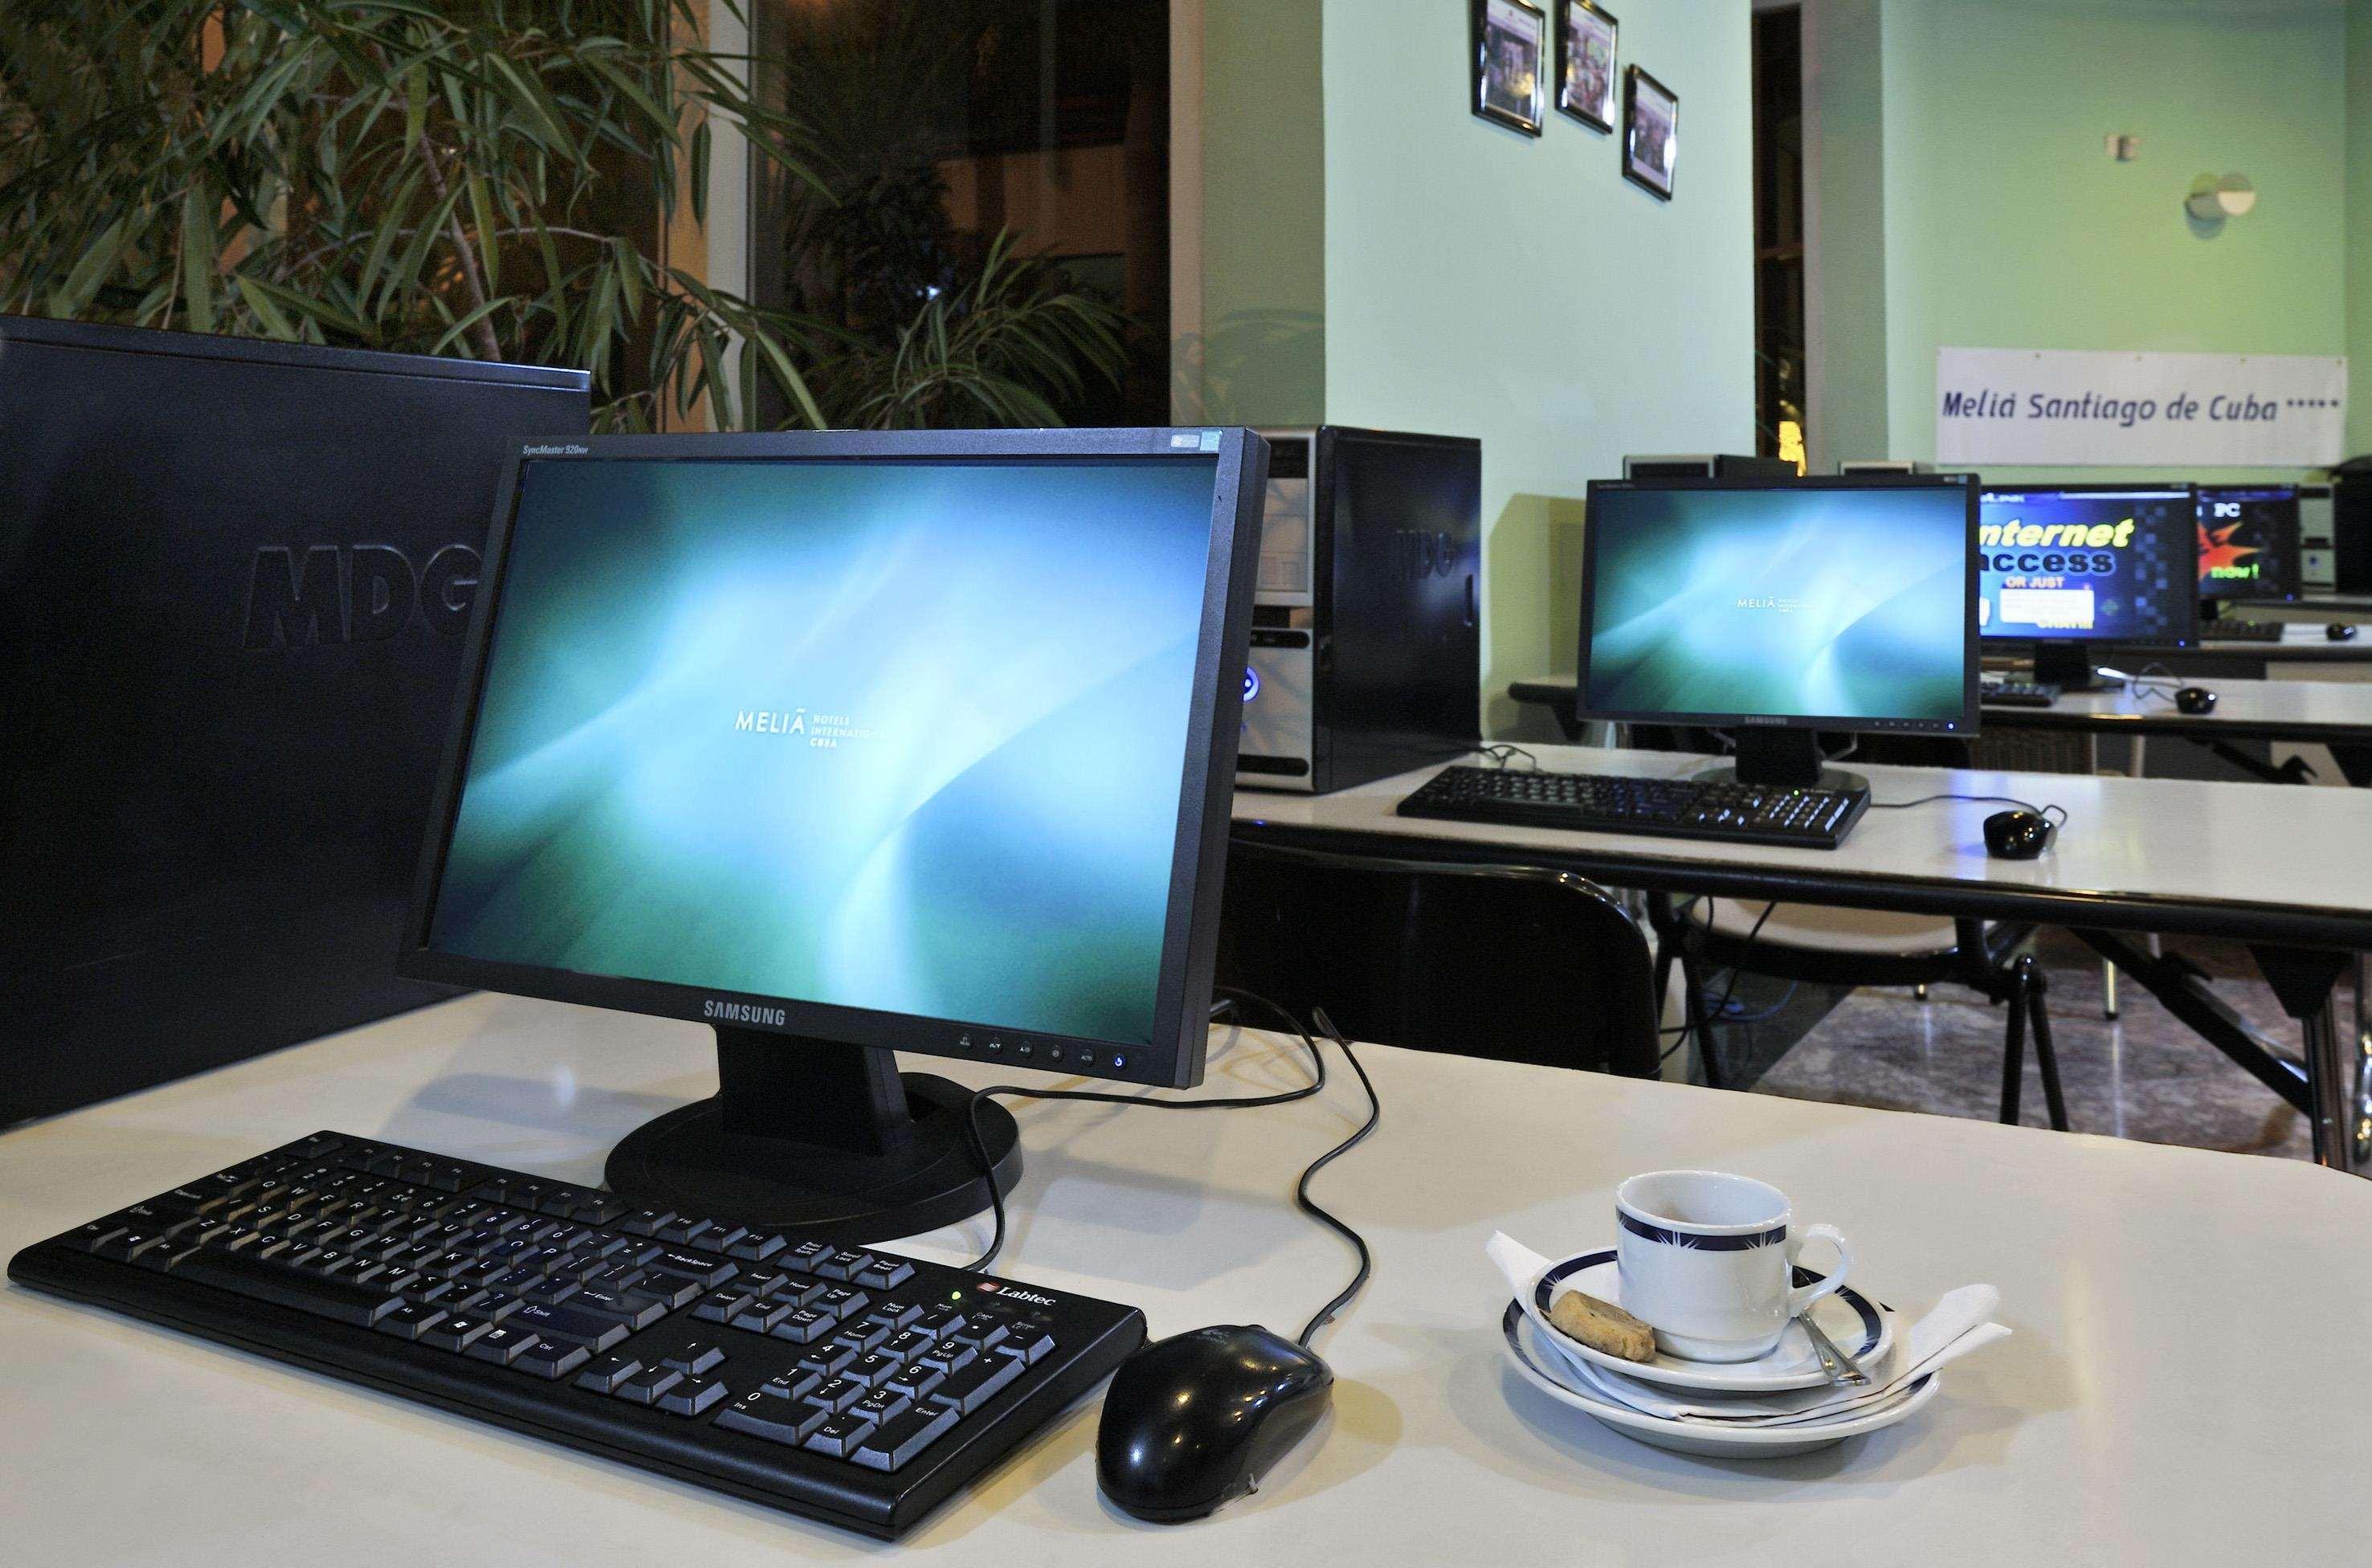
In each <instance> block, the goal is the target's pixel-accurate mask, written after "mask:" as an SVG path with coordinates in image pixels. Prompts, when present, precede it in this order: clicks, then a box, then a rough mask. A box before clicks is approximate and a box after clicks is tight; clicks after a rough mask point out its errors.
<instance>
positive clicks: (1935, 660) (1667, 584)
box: [1581, 482, 1974, 729]
mask: <svg viewBox="0 0 2372 1568" xmlns="http://www.w3.org/2000/svg"><path fill="white" fill-rule="evenodd" d="M1970 494H1971V493H1970V490H1969V487H1968V486H1966V485H1964V484H1951V483H1946V484H1884V483H1866V482H1864V483H1849V484H1838V485H1831V486H1819V485H1804V484H1787V483H1782V484H1774V485H1772V486H1770V487H1767V488H1759V487H1742V488H1697V487H1690V486H1687V485H1684V484H1658V483H1655V482H1638V483H1629V484H1606V485H1593V486H1591V489H1590V502H1589V515H1588V532H1587V539H1586V543H1585V553H1586V556H1587V567H1586V570H1585V573H1584V578H1585V581H1584V587H1583V598H1584V604H1583V607H1582V661H1581V663H1582V668H1581V693H1582V707H1583V709H1584V710H1585V711H1586V712H1587V713H1588V714H1591V715H1593V716H1596V717H1601V718H1620V717H1649V716H1665V715H1669V716H1673V717H1683V716H1692V717H1694V716H1702V717H1709V718H1723V717H1772V718H1781V719H1803V720H1812V719H1821V720H1830V721H1835V722H1836V723H1837V725H1838V726H1839V727H1848V726H1852V725H1854V724H1855V722H1856V721H1871V724H1872V725H1878V726H1882V725H1887V724H1893V725H1900V726H1904V727H1913V726H1916V727H1923V728H1937V729H1943V728H1952V727H1956V726H1961V725H1964V724H1965V723H1966V722H1967V720H1968V705H1969V703H1971V701H1972V700H1973V699H1972V696H1971V687H1972V680H1973V674H1972V671H1973V666H1974V659H1973V648H1972V645H1971V638H1970V635H1969V618H1970V610H1969V604H1970V592H1971V583H1970V575H1971V571H1972V564H1971V558H1970V552H1969V500H1970ZM1865 727H1867V726H1865Z"/></svg>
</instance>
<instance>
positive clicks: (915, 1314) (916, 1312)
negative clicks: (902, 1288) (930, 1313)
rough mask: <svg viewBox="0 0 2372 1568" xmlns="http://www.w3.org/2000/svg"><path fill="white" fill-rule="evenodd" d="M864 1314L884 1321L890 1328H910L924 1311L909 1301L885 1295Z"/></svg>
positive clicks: (916, 1322)
mask: <svg viewBox="0 0 2372 1568" xmlns="http://www.w3.org/2000/svg"><path fill="white" fill-rule="evenodd" d="M866 1317H867V1318H875V1319H877V1320H878V1321H880V1322H882V1323H886V1324H888V1325H889V1326H890V1328H892V1329H911V1328H913V1327H914V1326H915V1325H916V1324H918V1323H920V1322H921V1321H922V1320H923V1317H924V1313H923V1309H922V1308H921V1307H917V1306H916V1305H914V1303H913V1302H911V1301H901V1300H900V1299H899V1298H898V1297H896V1296H893V1295H885V1296H883V1297H882V1298H881V1299H880V1300H878V1301H877V1302H875V1303H874V1304H873V1307H872V1310H870V1311H868V1312H867V1313H866ZM935 1337H936V1336H935Z"/></svg>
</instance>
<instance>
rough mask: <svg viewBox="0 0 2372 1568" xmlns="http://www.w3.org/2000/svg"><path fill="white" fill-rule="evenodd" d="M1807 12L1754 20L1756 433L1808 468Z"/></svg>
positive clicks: (1763, 443) (1761, 444) (1761, 443)
mask: <svg viewBox="0 0 2372 1568" xmlns="http://www.w3.org/2000/svg"><path fill="white" fill-rule="evenodd" d="M1804 402H1805V398H1804V13H1803V11H1802V10H1801V9H1800V8H1798V7H1796V6H1787V7H1785V8H1784V9H1779V10H1769V11H1757V12H1755V13H1754V426H1755V432H1756V441H1757V444H1758V446H1757V449H1758V450H1760V451H1761V452H1762V455H1763V456H1765V457H1785V458H1792V459H1795V460H1796V464H1797V465H1798V466H1799V467H1800V466H1801V465H1802V464H1803V462H1804V447H1805V440H1806V434H1807V433H1806V430H1805V421H1804Z"/></svg>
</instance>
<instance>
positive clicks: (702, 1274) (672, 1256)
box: [643, 1247, 741, 1289]
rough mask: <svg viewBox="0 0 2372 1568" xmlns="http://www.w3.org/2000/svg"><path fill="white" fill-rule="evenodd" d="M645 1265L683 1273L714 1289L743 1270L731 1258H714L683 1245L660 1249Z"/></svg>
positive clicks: (691, 1279)
mask: <svg viewBox="0 0 2372 1568" xmlns="http://www.w3.org/2000/svg"><path fill="white" fill-rule="evenodd" d="M643 1267H645V1268H646V1269H654V1270H664V1271H666V1272H669V1273H670V1274H681V1275H682V1276H684V1278H686V1279H688V1280H690V1281H692V1283H694V1284H697V1285H705V1286H708V1287H710V1288H712V1289H713V1288H715V1286H717V1285H721V1284H723V1283H725V1282H726V1281H727V1280H729V1279H732V1278H733V1277H734V1276H735V1275H737V1274H738V1273H740V1272H741V1266H740V1265H739V1264H738V1263H736V1262H734V1261H732V1260H730V1259H727V1258H712V1257H710V1256H709V1255H708V1254H706V1253H705V1252H694V1251H691V1250H689V1249H685V1248H681V1247H667V1248H662V1249H659V1255H658V1256H657V1257H656V1258H652V1259H650V1260H647V1261H645V1263H644V1264H643Z"/></svg>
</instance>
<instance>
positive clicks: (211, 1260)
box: [171, 1249, 403, 1328]
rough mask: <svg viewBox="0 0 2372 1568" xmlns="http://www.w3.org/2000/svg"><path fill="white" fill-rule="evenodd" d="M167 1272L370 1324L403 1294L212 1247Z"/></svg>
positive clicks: (275, 1303) (277, 1303) (320, 1314)
mask: <svg viewBox="0 0 2372 1568" xmlns="http://www.w3.org/2000/svg"><path fill="white" fill-rule="evenodd" d="M171 1277H172V1278H174V1279H177V1280H195V1281H197V1282H198V1283H200V1284H209V1285H215V1286H218V1287H219V1288H221V1289H223V1290H227V1291H235V1292H237V1293H238V1295H245V1296H251V1297H253V1298H254V1299H255V1300H257V1301H268V1302H271V1303H272V1304H273V1306H275V1307H295V1308H296V1309H297V1311H299V1312H310V1313H312V1314H313V1315H314V1316H315V1317H318V1318H336V1319H337V1320H338V1321H339V1322H341V1323H353V1324H355V1325H358V1326H359V1327H362V1328H368V1327H370V1326H371V1325H372V1324H373V1323H376V1322H378V1320H379V1319H380V1318H384V1317H386V1316H387V1315H388V1314H389V1313H390V1312H392V1311H394V1310H395V1309H396V1308H397V1307H401V1306H402V1305H403V1297H401V1296H400V1295H394V1294H393V1293H391V1292H389V1291H383V1290H374V1289H372V1288H371V1287H370V1286H368V1285H358V1284H353V1283H348V1282H347V1281H344V1280H339V1279H329V1278H325V1277H323V1276H322V1275H320V1274H316V1273H309V1272H307V1271H305V1270H303V1269H296V1268H291V1267H289V1266H288V1265H287V1264H285V1263H275V1262H273V1260H270V1259H269V1258H249V1257H246V1256H244V1255H242V1254H240V1253H237V1252H216V1251H215V1250H213V1249H206V1250H203V1251H199V1252H192V1253H191V1254H190V1255H189V1256H188V1257H186V1258H184V1259H182V1260H180V1262H178V1263H176V1264H174V1265H173V1268H172V1272H171Z"/></svg>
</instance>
